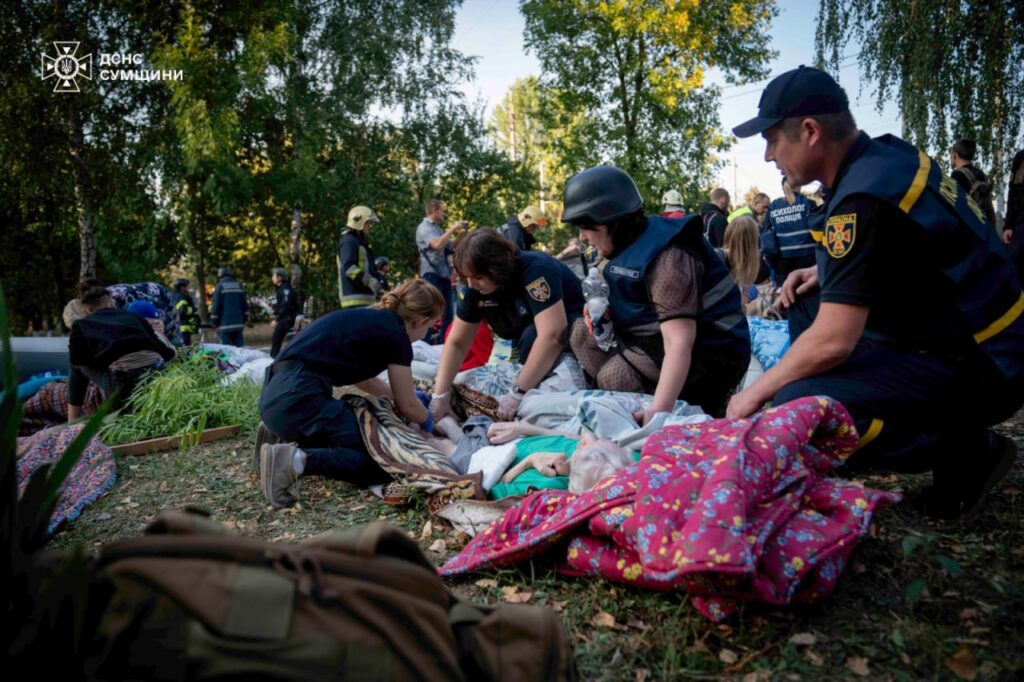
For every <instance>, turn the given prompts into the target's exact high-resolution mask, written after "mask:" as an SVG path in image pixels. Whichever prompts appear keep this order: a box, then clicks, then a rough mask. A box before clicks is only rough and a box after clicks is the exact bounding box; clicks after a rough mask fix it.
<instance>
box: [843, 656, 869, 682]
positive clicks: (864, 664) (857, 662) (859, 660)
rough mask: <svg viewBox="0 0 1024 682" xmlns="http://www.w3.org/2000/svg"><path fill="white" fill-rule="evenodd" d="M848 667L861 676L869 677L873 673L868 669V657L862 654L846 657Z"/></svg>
mask: <svg viewBox="0 0 1024 682" xmlns="http://www.w3.org/2000/svg"><path fill="white" fill-rule="evenodd" d="M846 669H847V670H849V671H850V672H852V673H853V674H854V675H859V676H860V677H867V676H868V675H870V674H871V671H870V670H868V659H866V658H863V657H861V656H850V657H849V658H848V659H846Z"/></svg>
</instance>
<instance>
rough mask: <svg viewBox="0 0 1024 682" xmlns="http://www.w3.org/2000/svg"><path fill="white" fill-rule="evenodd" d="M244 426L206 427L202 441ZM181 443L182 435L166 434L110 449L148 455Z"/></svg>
mask: <svg viewBox="0 0 1024 682" xmlns="http://www.w3.org/2000/svg"><path fill="white" fill-rule="evenodd" d="M241 428H242V425H241V424H233V425H231V426H219V427H217V428H215V429H206V430H205V431H203V433H202V434H201V435H200V436H199V442H200V443H209V442H211V441H215V440H221V439H223V438H230V437H231V436H233V435H235V434H236V433H238V431H239V429H241ZM179 445H181V436H164V437H163V438H150V439H148V440H137V441H135V442H134V443H122V444H121V445H113V446H111V448H110V450H111V451H112V452H113V453H114V454H115V455H148V454H149V453H151V452H162V451H164V450H174V449H175V448H177V447H178V446H179Z"/></svg>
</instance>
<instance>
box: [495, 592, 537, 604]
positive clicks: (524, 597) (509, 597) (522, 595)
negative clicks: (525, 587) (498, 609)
mask: <svg viewBox="0 0 1024 682" xmlns="http://www.w3.org/2000/svg"><path fill="white" fill-rule="evenodd" d="M531 599H533V592H516V593H514V594H505V595H502V597H501V600H502V601H507V602H508V603H509V604H525V603H526V602H528V601H530V600H531Z"/></svg>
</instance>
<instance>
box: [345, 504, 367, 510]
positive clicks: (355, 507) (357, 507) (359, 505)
mask: <svg viewBox="0 0 1024 682" xmlns="http://www.w3.org/2000/svg"><path fill="white" fill-rule="evenodd" d="M364 509H366V505H365V504H357V505H356V506H354V507H349V508H348V510H349V511H350V512H357V511H363V510H364Z"/></svg>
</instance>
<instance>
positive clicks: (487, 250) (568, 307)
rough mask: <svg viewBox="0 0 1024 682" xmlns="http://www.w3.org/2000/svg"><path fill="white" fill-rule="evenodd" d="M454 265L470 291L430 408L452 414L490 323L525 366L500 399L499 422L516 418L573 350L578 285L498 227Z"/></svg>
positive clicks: (479, 233) (458, 311)
mask: <svg viewBox="0 0 1024 682" xmlns="http://www.w3.org/2000/svg"><path fill="white" fill-rule="evenodd" d="M454 262H455V270H456V271H457V272H458V274H459V276H460V277H461V278H462V281H463V283H464V286H462V287H460V288H459V300H458V303H457V304H456V307H455V320H454V321H453V323H452V331H451V334H449V336H448V339H447V340H446V341H445V344H444V351H443V352H442V353H441V364H440V366H439V367H438V370H437V376H436V377H435V379H434V399H433V400H432V401H431V404H430V409H431V411H432V412H433V413H434V417H435V418H437V419H440V418H441V417H443V416H445V415H448V414H451V401H450V399H449V394H450V392H451V387H452V381H453V380H454V379H455V374H456V373H457V372H458V370H459V366H460V365H462V361H463V360H464V359H465V357H466V353H467V352H468V351H469V348H470V346H471V345H472V344H473V339H474V338H475V337H476V331H477V327H478V326H479V325H480V322H481V321H484V320H486V321H487V324H488V325H490V327H491V329H492V330H494V333H495V334H497V335H498V336H500V337H501V338H503V339H510V340H511V341H512V345H513V348H514V349H516V350H518V352H519V361H520V362H521V363H522V364H523V368H522V370H520V372H519V375H518V377H517V378H516V381H515V383H513V385H512V390H511V391H510V392H509V393H508V395H506V396H504V397H502V398H501V400H500V401H499V408H498V417H499V418H500V419H505V420H508V419H514V418H515V415H516V412H517V410H518V408H519V403H520V401H522V397H523V395H524V394H525V393H526V391H529V390H530V389H532V388H536V387H537V385H538V384H540V382H541V381H542V380H543V379H544V377H545V376H547V374H548V373H549V372H550V371H551V370H552V369H553V368H554V366H555V364H556V363H557V362H558V356H559V355H561V353H562V352H563V351H565V350H567V349H568V339H569V334H568V331H569V328H570V326H571V325H572V322H573V320H576V319H578V318H579V317H580V316H581V315H582V314H583V289H582V288H581V287H580V281H579V279H577V277H576V275H575V274H573V272H572V270H570V269H569V268H568V267H567V266H566V265H565V264H564V263H562V262H560V261H557V260H555V259H554V258H552V257H551V256H549V255H548V254H546V253H542V252H540V251H520V250H519V247H517V246H516V245H515V244H514V243H513V242H511V241H510V240H508V239H506V238H505V237H503V236H501V235H500V234H498V233H497V232H495V231H494V230H492V229H480V230H476V231H475V232H472V233H470V234H468V235H466V236H465V237H463V239H462V240H461V241H460V242H459V245H458V247H457V248H456V249H455V261H454Z"/></svg>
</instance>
